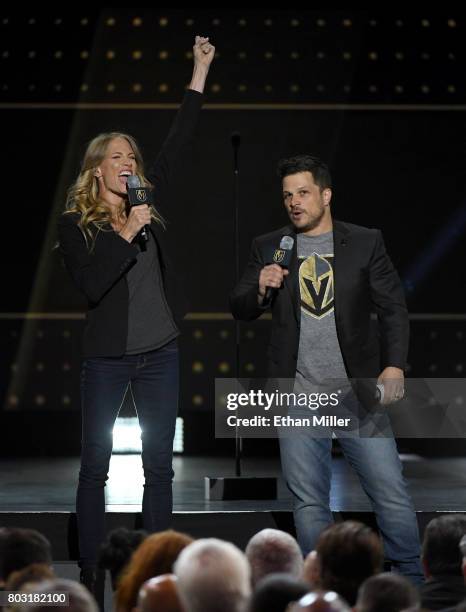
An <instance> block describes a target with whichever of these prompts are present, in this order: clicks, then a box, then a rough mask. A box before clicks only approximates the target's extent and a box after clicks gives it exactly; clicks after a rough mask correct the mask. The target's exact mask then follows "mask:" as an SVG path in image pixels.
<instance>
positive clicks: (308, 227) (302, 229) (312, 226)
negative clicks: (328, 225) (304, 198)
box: [291, 209, 325, 234]
mask: <svg viewBox="0 0 466 612" xmlns="http://www.w3.org/2000/svg"><path fill="white" fill-rule="evenodd" d="M324 215H325V209H322V210H321V211H320V214H319V215H318V216H317V217H314V219H312V220H311V221H310V222H309V223H308V224H307V225H304V226H303V227H297V226H296V225H295V229H296V232H297V233H298V234H302V233H304V232H309V231H311V230H313V229H315V228H316V227H317V226H318V225H319V223H320V222H321V221H322V219H323V217H324ZM291 222H292V223H293V220H291Z"/></svg>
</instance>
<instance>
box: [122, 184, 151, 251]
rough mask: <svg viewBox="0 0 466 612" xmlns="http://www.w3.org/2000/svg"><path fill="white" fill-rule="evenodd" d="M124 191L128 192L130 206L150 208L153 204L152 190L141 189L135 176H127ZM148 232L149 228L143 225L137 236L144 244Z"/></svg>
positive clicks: (147, 237) (147, 238)
mask: <svg viewBox="0 0 466 612" xmlns="http://www.w3.org/2000/svg"><path fill="white" fill-rule="evenodd" d="M126 191H127V192H128V201H129V205H130V206H140V205H141V204H147V206H150V205H151V204H153V203H154V197H153V190H152V189H149V188H148V187H141V180H140V178H139V176H137V175H135V174H132V175H131V176H128V180H127V183H126ZM148 230H149V227H148V226H147V225H145V226H144V227H143V228H141V230H140V232H139V236H140V237H141V238H142V240H143V241H144V242H147V241H148V240H149V234H148Z"/></svg>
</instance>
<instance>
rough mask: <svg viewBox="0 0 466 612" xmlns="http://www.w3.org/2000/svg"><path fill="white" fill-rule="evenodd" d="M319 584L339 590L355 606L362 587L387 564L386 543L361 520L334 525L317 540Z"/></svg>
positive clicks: (329, 588)
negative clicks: (385, 556) (385, 557)
mask: <svg viewBox="0 0 466 612" xmlns="http://www.w3.org/2000/svg"><path fill="white" fill-rule="evenodd" d="M316 552H317V565H318V568H319V570H318V572H319V577H318V579H317V586H318V588H319V589H324V590H326V591H335V592H336V593H338V595H340V597H343V599H345V600H346V601H347V602H348V603H349V604H350V605H351V606H354V604H355V603H356V597H357V594H358V589H359V587H360V586H361V584H362V583H363V582H364V581H365V580H366V579H367V578H370V577H371V576H373V575H375V574H378V573H379V572H380V571H381V569H382V565H383V551H382V544H381V542H380V540H379V538H378V536H377V534H376V533H375V532H374V531H372V529H371V528H370V527H368V526H367V525H363V524H362V523H358V522H357V521H344V522H342V523H335V524H334V525H330V527H327V529H324V531H323V532H322V533H321V535H320V537H319V539H318V541H317V547H316Z"/></svg>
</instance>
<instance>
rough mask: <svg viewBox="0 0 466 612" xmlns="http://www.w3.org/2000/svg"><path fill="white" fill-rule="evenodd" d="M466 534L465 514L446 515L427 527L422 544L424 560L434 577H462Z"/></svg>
mask: <svg viewBox="0 0 466 612" xmlns="http://www.w3.org/2000/svg"><path fill="white" fill-rule="evenodd" d="M465 534H466V516H465V515H464V514H445V515H442V516H439V517H437V518H434V519H432V520H431V521H430V523H429V524H428V525H427V527H426V530H425V532H424V540H423V543H422V558H423V560H424V563H425V564H426V565H427V569H428V571H429V573H430V574H431V575H432V576H440V575H445V574H451V575H455V576H461V575H462V569H461V568H462V564H463V558H462V555H461V551H460V542H461V538H462V537H463V536H464V535H465Z"/></svg>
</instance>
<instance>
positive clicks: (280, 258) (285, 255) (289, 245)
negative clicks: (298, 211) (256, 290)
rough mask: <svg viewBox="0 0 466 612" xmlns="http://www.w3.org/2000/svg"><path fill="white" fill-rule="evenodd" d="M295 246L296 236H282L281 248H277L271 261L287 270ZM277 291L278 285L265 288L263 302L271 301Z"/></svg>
mask: <svg viewBox="0 0 466 612" xmlns="http://www.w3.org/2000/svg"><path fill="white" fill-rule="evenodd" d="M293 246H294V238H292V237H291V236H282V239H281V240H280V248H278V249H275V251H274V253H273V256H272V261H271V263H274V264H278V265H279V266H280V267H281V268H284V269H285V270H287V269H288V267H289V265H290V261H291V256H292V253H293ZM277 293H278V289H277V288H276V287H267V288H266V290H265V296H264V301H263V304H268V303H270V302H271V301H272V300H273V298H274V297H275V296H276V294H277Z"/></svg>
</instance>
